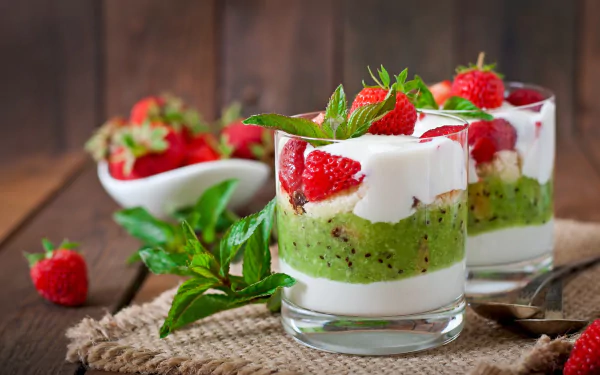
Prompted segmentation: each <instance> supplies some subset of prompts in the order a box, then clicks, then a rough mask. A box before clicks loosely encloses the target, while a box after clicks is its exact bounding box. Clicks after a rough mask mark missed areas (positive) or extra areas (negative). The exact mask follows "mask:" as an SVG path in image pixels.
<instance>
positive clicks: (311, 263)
mask: <svg viewBox="0 0 600 375" xmlns="http://www.w3.org/2000/svg"><path fill="white" fill-rule="evenodd" d="M458 194H459V195H458V196H457V197H455V198H454V200H452V202H453V203H452V204H448V205H444V206H439V205H430V206H423V205H418V207H419V208H416V209H415V210H416V212H415V213H414V214H413V215H412V216H410V217H408V218H405V219H402V220H400V221H398V222H397V223H394V224H390V223H385V222H378V223H372V222H370V221H369V220H366V219H363V218H361V217H359V216H357V215H355V214H354V213H352V212H345V213H337V214H335V215H334V216H329V215H324V216H321V217H318V216H314V215H309V214H308V213H305V214H302V215H299V214H297V213H296V212H294V211H293V209H292V208H291V206H290V205H289V204H287V202H286V201H285V199H280V200H279V201H278V207H277V228H278V233H279V256H280V258H281V259H283V260H284V261H285V262H286V263H287V264H288V265H289V266H290V267H292V268H294V269H296V270H298V271H299V272H302V273H304V274H306V275H308V276H311V277H317V278H326V279H330V280H335V281H341V282H346V283H354V284H368V283H374V282H379V281H390V280H400V279H407V278H410V277H414V276H417V275H422V274H426V273H430V272H432V271H435V270H439V269H442V268H446V267H449V266H450V265H452V264H455V263H457V262H460V261H461V260H462V259H463V258H464V254H465V252H464V246H465V237H466V224H467V214H466V194H465V193H458ZM388 204H390V205H394V204H396V198H395V197H393V196H392V197H388Z"/></svg>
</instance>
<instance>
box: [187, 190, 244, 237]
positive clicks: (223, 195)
mask: <svg viewBox="0 0 600 375" xmlns="http://www.w3.org/2000/svg"><path fill="white" fill-rule="evenodd" d="M238 183H239V181H238V180H236V179H230V180H225V181H223V182H221V183H219V184H217V185H214V186H212V187H210V188H209V189H207V190H206V191H205V192H204V193H203V194H202V196H201V197H200V199H198V202H197V203H196V205H195V207H194V211H195V212H196V213H197V214H199V215H200V216H199V218H198V223H197V227H198V228H199V229H200V230H201V231H202V239H203V240H204V241H205V242H207V243H212V242H214V241H215V235H216V226H217V222H218V220H219V217H220V216H221V214H222V213H223V211H225V208H226V207H227V203H229V200H230V199H231V197H232V196H233V193H234V191H235V189H236V188H237V186H238Z"/></svg>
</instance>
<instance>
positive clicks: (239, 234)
mask: <svg viewBox="0 0 600 375" xmlns="http://www.w3.org/2000/svg"><path fill="white" fill-rule="evenodd" d="M274 209H275V199H272V200H271V201H270V202H269V203H268V204H267V205H266V207H265V208H263V209H262V210H261V211H260V212H257V213H255V214H252V215H250V216H246V217H244V218H242V219H240V220H238V221H237V222H235V223H234V224H233V225H232V226H231V227H229V230H227V232H226V233H225V235H224V236H223V238H222V239H221V242H220V244H219V254H220V263H221V271H220V275H221V276H225V275H227V274H228V273H229V265H230V263H231V260H232V259H233V258H234V257H235V255H236V254H237V252H238V251H239V250H240V249H241V248H242V246H244V245H245V244H246V242H247V241H248V239H249V238H250V237H252V236H253V235H255V232H256V230H257V229H258V228H259V227H260V225H261V224H262V222H263V221H264V220H273V211H274Z"/></svg>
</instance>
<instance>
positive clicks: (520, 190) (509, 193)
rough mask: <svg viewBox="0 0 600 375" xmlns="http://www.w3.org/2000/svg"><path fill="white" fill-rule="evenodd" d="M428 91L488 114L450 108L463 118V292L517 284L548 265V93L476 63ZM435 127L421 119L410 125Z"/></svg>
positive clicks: (551, 147)
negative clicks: (465, 140)
mask: <svg viewBox="0 0 600 375" xmlns="http://www.w3.org/2000/svg"><path fill="white" fill-rule="evenodd" d="M443 86H446V88H445V89H444V87H443ZM431 89H432V90H431V91H432V92H433V94H434V96H435V97H436V99H437V101H438V104H439V105H440V107H441V108H444V107H447V106H446V105H445V103H449V102H451V101H452V100H453V99H452V98H453V96H460V97H462V98H465V99H469V100H470V101H471V102H472V103H474V104H475V105H477V106H478V107H479V108H481V109H482V110H484V111H485V113H486V114H487V115H488V116H489V118H487V119H481V118H478V119H473V118H469V115H470V111H460V110H458V111H457V110H454V111H449V113H453V114H455V115H459V116H464V117H465V118H466V119H467V120H468V121H469V123H470V125H469V141H468V143H469V188H468V237H467V266H468V269H469V282H468V284H467V295H469V296H473V297H477V296H478V295H489V294H495V293H504V292H508V291H510V290H513V289H516V288H519V287H521V286H523V285H524V284H525V283H526V282H527V281H528V280H530V279H531V278H532V277H534V276H535V275H537V274H539V273H542V272H546V271H547V270H549V269H550V268H551V266H552V252H553V218H554V211H553V170H554V157H555V117H556V115H555V111H556V106H555V98H554V95H553V94H552V92H550V91H549V90H547V89H545V88H542V87H538V86H534V85H528V84H523V83H516V82H506V83H505V82H503V81H502V79H501V77H500V76H499V75H497V74H496V73H495V72H494V71H493V69H492V68H489V67H485V66H481V65H480V64H479V65H478V66H472V67H470V68H463V70H462V71H460V70H459V73H458V75H457V76H456V78H455V80H454V82H453V83H450V82H448V83H440V84H438V85H436V86H434V87H432V88H431ZM438 125H439V122H438V121H436V120H435V119H434V118H427V117H424V118H422V119H420V120H419V121H418V122H417V125H416V129H421V131H424V130H427V129H429V128H432V127H436V126H438Z"/></svg>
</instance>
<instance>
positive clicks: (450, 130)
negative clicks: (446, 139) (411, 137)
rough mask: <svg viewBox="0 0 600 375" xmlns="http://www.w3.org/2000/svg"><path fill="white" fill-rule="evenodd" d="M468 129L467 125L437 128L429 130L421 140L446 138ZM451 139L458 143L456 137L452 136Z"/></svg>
mask: <svg viewBox="0 0 600 375" xmlns="http://www.w3.org/2000/svg"><path fill="white" fill-rule="evenodd" d="M466 127H467V125H444V126H439V127H437V128H434V129H430V130H427V131H426V132H425V133H423V134H422V135H421V136H420V137H419V138H432V137H440V136H444V135H448V134H454V133H458V132H460V131H462V130H464V129H465V128H466ZM450 138H451V139H454V140H455V141H458V138H457V137H456V136H451V137H450Z"/></svg>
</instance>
